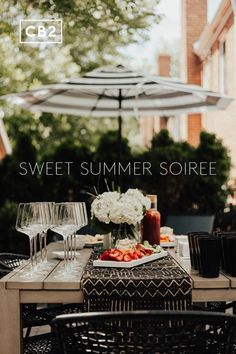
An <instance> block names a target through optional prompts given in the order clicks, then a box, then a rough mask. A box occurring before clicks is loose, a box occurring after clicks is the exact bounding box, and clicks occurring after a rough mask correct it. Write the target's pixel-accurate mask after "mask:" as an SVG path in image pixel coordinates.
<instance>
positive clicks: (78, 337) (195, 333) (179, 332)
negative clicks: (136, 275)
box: [53, 311, 236, 354]
mask: <svg viewBox="0 0 236 354" xmlns="http://www.w3.org/2000/svg"><path fill="white" fill-rule="evenodd" d="M53 327H54V328H55V330H56V332H57V335H58V340H59V348H60V350H59V352H58V354H59V353H60V354H75V353H76V354H85V353H103V354H111V353H114V354H116V353H129V354H130V353H135V354H138V353H140V354H141V353H145V354H154V353H158V354H159V353H173V354H174V353H176V354H177V353H178V354H197V353H211V354H213V353H214V354H217V353H224V354H232V346H233V338H234V335H235V329H236V317H235V316H234V315H225V314H222V313H216V312H215V313H213V312H212V313H206V312H195V311H185V312H176V311H151V312H148V311H136V312H127V313H119V312H116V313H114V312H113V313H107V312H103V313H86V314H80V315H77V314H75V315H63V316H58V317H57V318H55V319H54V320H53Z"/></svg>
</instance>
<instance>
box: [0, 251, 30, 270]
mask: <svg viewBox="0 0 236 354" xmlns="http://www.w3.org/2000/svg"><path fill="white" fill-rule="evenodd" d="M28 258H29V256H26V255H23V254H15V253H0V267H1V268H4V269H7V270H10V271H11V270H14V269H15V268H17V267H19V266H20V265H21V264H23V263H24V261H25V260H27V259H28Z"/></svg>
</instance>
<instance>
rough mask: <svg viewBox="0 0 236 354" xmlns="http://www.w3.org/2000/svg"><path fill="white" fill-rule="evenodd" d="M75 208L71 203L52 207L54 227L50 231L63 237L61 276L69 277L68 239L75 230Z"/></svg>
mask: <svg viewBox="0 0 236 354" xmlns="http://www.w3.org/2000/svg"><path fill="white" fill-rule="evenodd" d="M77 228H78V226H77V216H76V208H75V205H74V204H71V203H57V204H55V205H54V226H53V227H52V230H53V231H55V232H56V233H58V234H59V235H61V236H62V237H63V241H64V269H63V271H62V273H61V275H62V276H64V277H67V276H68V275H70V277H71V276H72V274H71V272H70V267H69V238H70V236H71V235H73V234H74V233H75V232H76V230H77Z"/></svg>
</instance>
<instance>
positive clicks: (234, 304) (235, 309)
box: [233, 301, 236, 315]
mask: <svg viewBox="0 0 236 354" xmlns="http://www.w3.org/2000/svg"><path fill="white" fill-rule="evenodd" d="M233 314H234V315H236V302H235V301H233Z"/></svg>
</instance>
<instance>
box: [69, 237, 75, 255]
mask: <svg viewBox="0 0 236 354" xmlns="http://www.w3.org/2000/svg"><path fill="white" fill-rule="evenodd" d="M73 237H74V235H70V259H71V260H73V258H74V247H73Z"/></svg>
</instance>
